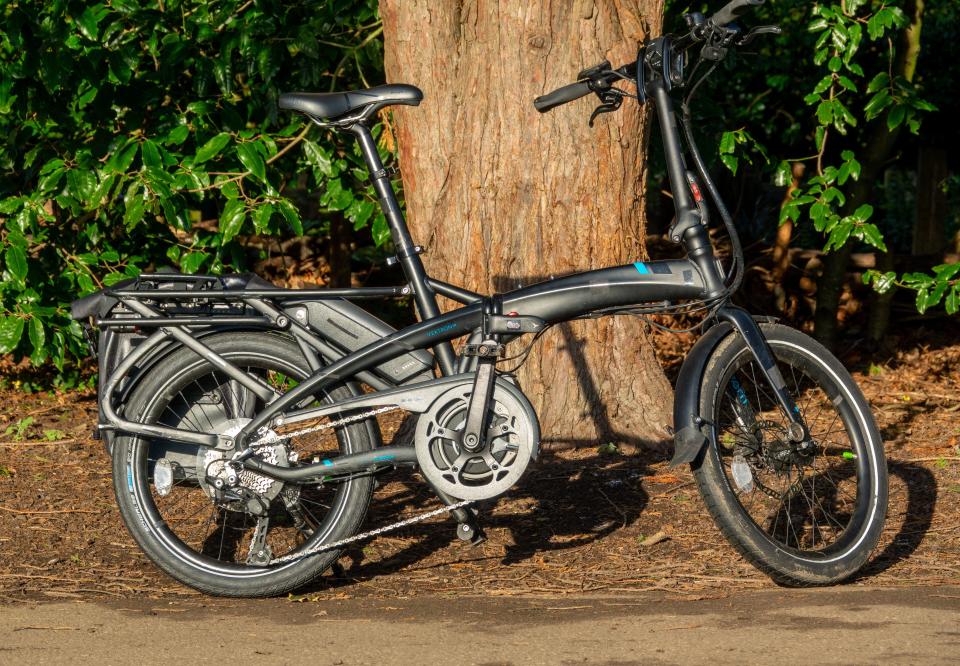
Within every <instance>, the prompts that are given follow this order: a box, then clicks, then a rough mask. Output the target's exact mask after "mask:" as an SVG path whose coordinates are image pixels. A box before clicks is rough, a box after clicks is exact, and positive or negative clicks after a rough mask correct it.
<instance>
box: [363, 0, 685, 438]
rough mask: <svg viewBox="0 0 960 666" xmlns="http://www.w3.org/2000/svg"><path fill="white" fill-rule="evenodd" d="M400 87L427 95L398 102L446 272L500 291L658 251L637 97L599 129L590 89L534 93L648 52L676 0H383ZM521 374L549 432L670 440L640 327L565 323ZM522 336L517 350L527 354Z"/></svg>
mask: <svg viewBox="0 0 960 666" xmlns="http://www.w3.org/2000/svg"><path fill="white" fill-rule="evenodd" d="M380 10H381V16H382V18H383V22H384V36H385V60H386V71H387V78H388V80H390V81H393V82H405V83H413V84H415V85H417V86H419V87H420V88H421V89H422V90H423V91H424V101H423V103H422V104H421V105H420V107H419V108H410V107H396V108H395V111H394V113H395V117H396V127H397V136H398V142H399V148H400V163H401V166H402V171H403V179H404V195H405V198H406V203H407V213H408V217H409V221H410V226H411V231H412V233H413V236H414V238H415V239H416V240H417V241H419V242H421V243H424V244H426V245H427V246H428V248H429V251H428V253H427V255H426V256H425V258H424V260H425V262H426V264H427V268H428V270H429V271H431V273H432V274H434V275H435V276H436V277H438V278H441V279H445V280H449V281H451V282H455V283H458V284H463V285H464V286H466V287H468V288H470V289H474V290H477V291H482V292H484V293H489V292H491V291H499V292H504V291H508V290H510V289H514V288H517V287H519V286H521V285H528V284H531V283H533V282H537V281H540V280H543V279H547V278H550V277H551V276H559V275H563V274H565V273H570V272H575V271H582V270H588V269H592V268H598V267H603V266H611V265H619V264H623V263H627V262H630V261H636V260H638V259H642V258H644V257H645V247H644V235H645V226H646V220H645V216H644V206H643V192H644V180H645V176H646V171H645V157H644V152H645V147H646V144H647V132H646V130H647V122H646V118H647V116H646V114H645V113H641V112H639V111H638V110H637V106H636V103H634V102H631V101H630V100H627V102H626V103H625V104H624V105H623V108H622V109H621V111H620V112H619V113H616V114H608V115H604V116H601V117H600V119H599V120H598V121H597V123H596V126H595V127H594V129H590V128H588V127H587V119H588V117H589V114H590V112H591V111H592V110H593V107H594V106H595V105H596V104H598V103H599V101H598V100H597V99H596V98H595V97H594V96H590V97H589V98H585V99H583V100H578V101H576V102H573V103H571V104H568V105H566V106H563V107H561V108H558V109H556V110H554V111H552V112H551V113H549V114H545V115H542V116H541V115H540V114H538V113H537V112H536V111H535V110H534V108H533V99H534V98H535V97H537V96H538V95H541V94H543V93H545V92H548V91H550V90H552V89H554V88H556V87H558V86H561V85H564V84H567V83H570V82H572V81H574V80H575V77H576V75H577V72H578V71H580V70H581V69H583V68H584V67H587V66H590V65H593V64H595V63H597V62H599V61H601V60H603V59H608V60H610V62H611V63H613V64H614V66H619V65H621V64H623V63H626V62H630V61H632V60H634V59H635V58H636V55H637V47H638V45H639V44H640V43H641V42H642V41H643V40H644V39H645V38H646V37H648V36H650V35H651V34H654V33H655V32H659V29H660V25H661V15H662V10H663V2H662V0H610V1H609V2H598V3H594V2H593V1H591V0H587V1H584V0H567V1H561V2H552V3H551V2H543V1H542V0H533V1H531V2H523V3H521V2H507V1H502V2H497V1H484V0H478V1H469V0H468V1H455V0H439V1H438V0H433V1H432V2H431V1H427V0H381V3H380ZM557 328H558V329H559V330H554V331H551V332H549V333H548V334H547V335H545V336H544V338H543V339H542V342H541V343H540V344H539V345H538V349H535V350H534V352H533V354H532V355H531V358H530V359H529V360H528V362H527V363H526V364H525V365H524V367H523V369H522V371H521V373H520V382H521V385H522V386H523V387H524V390H525V392H526V393H527V394H528V395H529V397H530V399H531V401H532V402H533V404H534V406H535V407H536V408H537V409H538V412H539V413H540V418H541V425H542V426H543V432H544V436H545V439H547V440H564V441H566V442H570V441H572V442H574V443H588V444H592V445H596V443H597V441H598V440H601V441H604V442H606V441H618V442H630V443H634V444H645V443H652V442H660V441H662V440H663V439H664V438H665V436H666V430H665V426H666V425H667V424H669V423H670V420H671V416H670V405H671V403H672V393H671V390H670V386H669V383H668V382H667V380H666V378H665V377H664V374H663V372H662V370H661V369H660V367H659V365H658V364H657V361H656V358H655V356H654V352H653V349H652V347H651V345H650V344H649V342H648V341H647V339H646V336H645V335H644V332H643V329H642V327H641V324H640V323H639V322H637V321H635V320H633V319H631V318H626V317H619V318H616V319H605V320H601V321H592V322H576V323H570V324H563V325H561V326H558V327H557ZM522 344H523V342H518V343H514V344H513V345H512V347H513V348H516V350H517V351H519V349H520V348H521V347H520V345H522Z"/></svg>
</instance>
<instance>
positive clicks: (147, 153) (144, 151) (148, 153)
mask: <svg viewBox="0 0 960 666" xmlns="http://www.w3.org/2000/svg"><path fill="white" fill-rule="evenodd" d="M140 155H141V156H142V157H143V165H144V166H145V167H147V168H148V169H162V168H163V160H162V159H161V158H160V151H159V149H158V148H157V144H155V143H154V142H153V141H150V140H147V141H144V142H143V145H142V146H140Z"/></svg>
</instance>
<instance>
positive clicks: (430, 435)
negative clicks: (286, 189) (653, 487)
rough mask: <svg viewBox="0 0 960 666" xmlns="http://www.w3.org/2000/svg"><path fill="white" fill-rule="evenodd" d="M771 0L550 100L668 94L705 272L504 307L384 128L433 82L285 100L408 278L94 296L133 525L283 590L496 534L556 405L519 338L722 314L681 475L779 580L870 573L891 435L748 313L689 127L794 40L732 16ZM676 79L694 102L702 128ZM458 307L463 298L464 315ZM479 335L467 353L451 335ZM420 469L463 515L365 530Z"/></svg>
mask: <svg viewBox="0 0 960 666" xmlns="http://www.w3.org/2000/svg"><path fill="white" fill-rule="evenodd" d="M762 3H763V0H733V2H731V3H730V4H728V5H727V6H726V7H724V8H723V9H722V10H720V11H719V12H717V13H716V14H715V15H714V16H712V17H710V18H705V17H703V16H702V15H700V14H691V15H688V16H687V21H688V24H689V27H690V30H689V32H688V33H687V34H685V35H682V36H673V35H665V36H661V37H658V38H656V39H652V40H649V41H648V42H646V43H645V44H644V45H643V46H642V48H641V49H640V51H639V56H638V59H637V61H636V62H633V63H630V64H628V65H625V66H623V67H619V68H617V69H614V68H612V67H611V66H610V64H609V63H607V62H604V63H601V64H600V65H597V66H595V67H591V68H589V69H587V70H584V71H583V72H581V73H580V75H579V76H578V77H577V82H576V83H573V84H571V85H568V86H565V87H562V88H560V89H558V90H555V91H553V92H551V93H549V94H547V95H545V96H543V97H540V98H538V99H537V100H536V101H535V102H534V104H535V106H536V108H537V109H538V110H539V111H541V112H546V111H548V110H550V109H552V108H554V107H556V106H558V105H561V104H565V103H567V102H571V101H573V100H575V99H577V98H580V97H583V96H586V95H589V94H590V93H594V94H596V95H597V96H598V97H599V98H600V100H601V102H602V104H601V106H600V107H598V108H597V110H596V111H595V112H594V116H593V117H595V116H596V114H597V113H601V112H609V111H614V110H616V109H617V108H618V107H619V106H620V104H621V102H622V100H623V98H624V97H627V96H629V97H634V96H636V97H637V98H638V99H639V100H640V102H641V103H643V102H645V101H649V102H651V103H652V104H653V105H654V107H655V109H656V116H657V119H658V122H659V125H660V129H661V135H662V139H663V144H664V149H665V152H666V163H667V169H668V175H669V180H670V185H671V188H672V192H673V199H674V203H675V206H676V219H675V221H674V222H673V224H672V226H671V228H670V230H669V237H670V238H671V239H672V240H673V241H674V242H676V243H681V244H682V245H683V247H684V248H685V249H686V253H687V256H686V258H685V259H679V260H668V261H649V262H639V261H638V262H636V263H631V264H628V265H625V266H616V267H612V268H604V269H600V270H593V271H589V272H585V273H577V274H574V275H568V276H566V277H560V278H556V279H551V280H547V281H545V282H541V283H539V284H535V285H532V286H527V287H523V288H520V289H517V290H515V291H510V292H508V293H502V294H494V295H492V296H483V295H481V294H478V293H474V292H472V291H469V290H467V289H463V288H460V287H457V286H454V285H452V284H448V283H446V282H442V281H440V280H436V279H433V278H431V277H430V276H429V275H428V274H427V272H426V270H425V268H424V265H423V263H422V261H421V258H420V256H419V255H420V253H421V251H422V248H420V247H419V246H417V245H415V244H414V243H413V241H412V239H411V237H410V234H409V232H408V230H407V226H406V224H405V221H404V217H403V214H402V213H401V211H400V208H399V206H398V203H397V199H396V196H395V195H394V192H393V189H392V187H391V184H390V180H389V177H388V176H389V174H388V172H387V171H386V170H385V169H384V166H383V164H382V162H381V160H380V158H379V156H378V153H377V150H376V148H375V144H374V140H373V138H372V136H371V132H370V125H371V119H372V118H373V117H374V114H375V113H376V112H377V111H378V110H379V109H382V108H384V107H386V106H388V105H391V104H407V105H417V104H419V102H420V100H421V98H422V93H421V92H420V91H419V90H418V89H417V88H415V87H414V86H411V85H400V84H397V85H383V86H378V87H375V88H371V89H369V90H360V91H351V92H341V93H326V94H312V93H304V94H300V93H297V94H287V95H283V96H281V98H280V107H281V108H284V109H290V110H293V111H298V112H300V113H303V114H305V115H306V116H308V117H309V118H310V119H311V120H312V121H313V122H315V123H317V124H318V125H321V126H322V127H325V128H330V129H334V130H340V131H345V132H350V133H352V134H353V135H354V136H355V137H356V139H357V140H358V141H359V145H360V148H361V150H362V152H363V156H364V158H365V160H366V164H367V167H368V168H369V171H370V177H371V179H372V181H373V184H374V187H375V188H376V192H377V194H378V195H379V198H380V204H381V206H382V208H383V211H384V214H385V217H386V220H387V222H388V224H389V227H390V231H391V234H392V240H393V245H394V247H395V249H396V257H395V260H396V262H397V263H399V264H400V266H401V267H402V269H403V272H404V275H405V276H406V279H407V283H406V284H404V285H402V286H397V287H387V288H357V289H297V290H285V289H280V288H277V287H274V286H273V285H271V284H269V283H267V282H265V281H263V280H261V279H259V278H257V277H256V276H251V275H246V274H245V275H225V276H219V277H217V276H204V275H180V274H152V275H142V276H140V277H139V278H137V279H135V280H130V281H127V282H125V283H121V284H118V285H115V286H113V287H112V288H109V289H106V290H104V291H101V292H98V293H96V294H93V295H91V296H88V297H86V298H83V299H81V300H79V301H77V302H76V303H75V304H74V308H73V314H74V317H75V318H77V319H79V320H81V321H83V322H85V324H86V326H87V329H88V330H91V329H92V327H96V328H97V329H99V333H98V335H97V336H96V339H95V340H94V338H93V336H91V340H94V342H95V343H96V349H97V353H98V355H99V364H100V387H99V389H100V390H99V401H100V423H99V426H98V433H99V435H100V436H101V437H102V438H103V439H105V440H106V443H107V445H108V449H109V450H110V452H111V455H112V458H113V476H114V487H115V492H116V498H117V502H118V504H119V508H120V512H121V514H122V516H123V520H124V521H125V523H126V526H127V528H128V529H129V531H130V533H131V534H132V536H133V538H134V539H135V540H136V542H137V543H138V544H139V546H140V547H141V548H142V549H143V550H144V552H145V553H146V554H147V555H148V556H149V557H150V558H151V559H152V560H153V561H154V562H155V563H156V564H157V565H158V566H159V567H160V568H161V569H163V570H164V571H166V572H167V573H168V574H170V575H171V576H173V577H174V578H176V579H178V580H180V581H182V582H183V583H186V584H187V585H191V586H193V587H195V588H197V589H199V590H202V591H204V592H208V593H211V594H219V595H233V596H264V595H274V594H279V593H283V592H286V591H288V590H291V589H293V588H296V587H298V586H300V585H302V584H304V583H306V582H308V581H310V580H311V579H313V578H314V577H316V576H318V575H319V574H321V573H322V572H323V571H325V570H326V569H327V568H328V567H330V566H331V565H332V564H333V563H334V561H335V560H336V559H337V557H338V556H339V553H340V552H341V551H342V549H343V547H344V546H346V545H347V544H349V543H351V542H354V541H357V540H360V539H367V538H370V537H371V536H373V535H375V534H379V533H381V532H384V531H387V530H389V529H394V528H397V527H400V526H402V525H406V524H409V523H411V522H415V521H417V520H422V519H424V518H427V517H430V516H433V515H438V514H440V513H445V512H448V511H449V512H450V513H451V514H452V515H453V517H454V518H455V519H456V521H457V525H458V527H457V535H458V536H459V537H461V538H463V539H465V540H468V541H477V540H479V539H481V538H482V531H481V529H480V525H479V513H478V510H477V507H476V503H477V502H480V501H483V500H490V499H493V498H496V497H498V496H500V495H502V494H503V493H505V492H506V491H507V490H509V489H510V488H511V487H513V486H514V484H516V483H517V481H518V480H519V479H520V478H521V476H522V475H523V473H524V472H525V470H526V469H527V466H528V464H529V463H530V461H531V460H533V459H535V458H536V457H537V454H538V449H539V440H540V428H539V425H538V421H537V415H536V413H535V412H534V410H533V408H532V406H531V404H530V402H529V401H528V400H527V398H526V397H525V396H524V394H523V392H522V390H521V388H520V386H519V385H518V384H517V382H516V379H515V378H514V377H513V376H512V375H510V374H509V373H506V372H502V371H501V370H499V369H498V363H499V362H501V361H502V360H503V355H504V349H505V347H506V346H507V345H508V344H510V343H511V342H513V341H516V340H518V339H520V338H521V337H523V336H528V335H532V336H534V338H533V339H534V340H535V339H536V337H537V336H539V335H541V334H542V333H543V331H545V330H546V329H547V328H548V327H550V326H552V325H554V324H558V323H561V322H565V321H569V320H572V319H578V318H585V317H596V316H606V315H619V314H633V315H649V314H656V313H672V312H679V311H690V310H691V309H693V308H699V309H701V310H702V311H704V312H705V313H706V315H705V319H704V324H703V326H704V333H703V335H702V337H700V339H699V340H698V341H697V343H696V344H695V345H694V346H693V348H692V349H691V350H690V352H689V354H688V356H687V358H686V359H685V361H684V363H683V367H682V369H681V371H680V374H679V377H678V379H677V384H676V392H675V405H674V411H673V416H674V428H675V454H674V457H673V461H672V464H680V463H690V464H691V466H692V469H693V473H694V475H695V478H696V481H697V484H698V487H699V490H700V492H701V494H702V496H703V498H704V501H705V504H706V507H707V510H708V511H709V512H710V515H711V516H712V517H713V518H714V520H715V521H716V523H717V524H718V525H719V527H720V529H721V530H722V531H723V533H724V535H725V536H726V537H727V538H728V539H729V541H730V542H731V543H732V544H733V545H734V546H735V547H736V549H737V550H738V551H739V552H740V553H741V554H742V555H743V556H744V557H745V558H746V559H747V560H749V561H750V562H752V563H753V564H754V565H756V566H758V567H759V568H761V569H762V570H764V571H765V572H767V573H768V574H769V575H771V576H772V577H773V578H774V579H775V580H777V581H779V582H782V583H785V584H794V585H817V584H828V583H834V582H837V581H840V580H842V579H844V578H847V577H849V576H851V575H852V574H854V573H855V572H856V571H857V570H858V569H859V568H860V567H861V566H862V565H863V564H864V563H865V562H866V560H867V558H868V557H869V555H870V553H871V551H872V549H873V548H874V547H875V545H876V543H877V540H878V538H879V535H880V531H881V529H882V526H883V520H884V515H885V511H886V499H887V476H886V464H885V460H884V455H883V444H882V442H881V439H880V435H879V433H878V431H877V427H876V425H875V423H874V419H873V417H872V415H871V413H870V408H869V406H868V405H867V403H866V401H865V400H864V397H863V395H862V393H861V392H860V390H859V389H858V387H857V385H856V384H855V383H854V381H853V379H852V378H851V377H850V375H849V373H848V372H847V371H846V370H845V369H844V368H843V366H842V365H841V364H840V363H839V362H838V361H837V359H836V358H834V357H833V356H832V355H831V354H830V353H829V352H828V351H827V350H826V349H824V348H823V347H822V346H820V345H819V344H817V343H816V342H815V341H813V340H811V339H810V338H809V337H807V336H806V335H804V334H802V333H800V332H799V331H796V330H793V329H790V328H787V327H785V326H781V325H777V324H775V323H772V322H770V321H768V320H763V319H760V320H758V319H756V318H754V317H752V316H751V315H750V314H748V313H747V312H746V311H744V310H742V309H740V308H738V307H734V306H732V305H730V303H729V300H730V297H731V295H732V294H733V293H734V292H735V291H736V290H737V288H738V287H739V286H740V282H741V278H742V275H743V270H744V264H743V254H742V251H741V247H740V244H739V242H738V240H737V234H736V231H735V230H734V228H733V224H732V220H731V217H730V215H729V213H728V211H727V209H726V207H725V206H724V203H723V201H722V200H721V198H720V196H719V195H718V192H717V188H716V187H715V185H714V183H713V181H712V180H711V178H710V176H709V174H708V173H707V170H706V168H705V166H704V161H703V159H702V157H701V155H700V152H699V150H698V148H697V146H696V144H695V142H694V137H693V134H692V131H691V122H690V115H689V106H688V103H689V101H690V98H691V96H692V94H693V93H694V92H695V91H696V89H697V87H698V86H699V84H700V83H701V82H702V81H703V79H704V78H705V77H706V76H708V75H709V74H710V73H711V72H712V71H713V66H715V65H716V63H717V62H719V61H720V60H722V59H723V58H724V57H725V55H726V54H727V52H728V51H729V50H730V49H732V48H734V47H736V46H738V45H741V44H744V43H746V42H748V41H750V40H752V39H753V38H754V37H755V36H756V35H757V34H758V33H761V32H765V31H766V32H771V31H776V30H777V29H776V28H773V27H767V28H758V29H755V30H753V31H750V32H746V31H743V30H741V28H740V27H739V26H738V25H737V24H735V23H733V21H734V19H735V17H736V16H738V15H739V14H740V13H742V12H743V11H744V10H745V9H747V8H749V7H751V6H754V5H759V4H762ZM694 47H698V48H699V60H698V61H697V63H696V67H694V68H693V70H692V71H689V70H690V68H689V67H687V65H688V64H689V62H688V61H692V60H693V59H694V58H693V55H692V52H693V49H694ZM711 63H712V66H711ZM704 64H705V65H706V66H707V67H708V69H707V71H706V73H705V74H703V76H702V77H700V78H696V77H695V76H694V75H695V74H696V72H697V71H698V69H699V67H700V66H701V65H704ZM688 71H689V73H688ZM620 82H623V83H625V84H628V85H631V86H635V87H636V95H634V94H632V93H630V92H629V91H628V90H625V89H620V88H617V87H616V86H615V85H614V84H617V83H620ZM678 90H686V91H687V95H686V98H685V99H684V100H683V103H682V106H681V110H682V113H681V114H680V115H679V116H678V114H677V113H676V112H675V109H674V102H673V99H672V93H673V92H674V91H678ZM593 117H591V122H592V120H593ZM681 128H682V130H683V134H682V135H681ZM684 146H685V147H684ZM687 158H689V159H690V160H691V162H692V166H693V169H694V170H695V173H694V171H692V170H689V169H688V168H687V165H686V159H687ZM703 190H705V191H706V192H707V193H708V194H709V195H710V199H711V200H712V202H713V206H714V209H715V211H716V212H718V213H719V215H720V217H721V218H722V221H723V222H724V224H725V226H726V229H727V231H728V233H729V236H730V239H731V244H732V248H733V253H732V254H733V257H732V261H731V262H730V266H729V267H727V268H724V266H723V265H722V264H721V262H720V261H719V260H718V258H717V257H716V256H715V254H714V251H713V247H712V246H711V242H710V238H709V236H708V233H707V223H708V221H709V213H710V208H709V207H708V204H707V203H706V202H705V201H704V198H703V197H702V195H701V191H703ZM438 294H440V295H443V296H445V297H447V298H449V299H452V300H453V301H455V302H458V303H461V304H462V307H459V308H457V309H455V310H452V311H450V312H446V313H441V312H440V310H439V308H438V305H437V300H436V299H437V295H438ZM407 295H410V296H412V297H413V299H414V301H415V303H416V306H417V310H418V313H419V316H420V322H419V323H416V324H414V325H411V326H408V327H406V328H403V329H402V330H394V329H393V328H392V327H390V326H388V325H387V324H385V323H384V322H382V321H380V320H379V319H377V318H376V317H374V316H372V315H370V314H369V313H367V312H366V311H365V310H363V309H361V308H360V307H358V306H357V305H355V304H354V303H352V302H351V301H353V300H357V299H367V298H383V297H403V296H407ZM464 337H465V338H466V339H465V341H464V343H463V344H462V346H461V347H460V349H459V352H455V350H454V347H453V345H452V344H451V341H453V340H455V339H458V338H464ZM529 340H530V339H529V338H528V341H529ZM530 344H532V341H531V342H530ZM390 410H403V411H405V412H409V413H410V414H412V415H413V416H414V417H415V432H414V433H413V434H412V444H410V443H406V444H405V443H403V442H401V443H394V444H392V445H389V446H384V445H382V441H381V435H380V430H379V426H378V422H377V419H376V417H377V415H378V414H381V413H383V412H385V411H390ZM407 441H409V440H407ZM401 467H410V468H416V469H418V470H419V472H420V473H421V474H422V476H423V477H424V478H425V479H426V481H427V483H428V484H429V485H430V486H431V488H432V489H433V491H434V492H435V493H436V495H437V496H438V497H439V498H440V500H441V501H442V503H443V507H442V508H441V509H438V510H435V511H430V512H426V513H422V514H419V515H417V516H415V517H414V518H412V519H408V520H405V521H402V522H400V523H394V524H391V525H386V526H384V527H381V528H378V529H374V530H372V531H368V532H363V533H361V532H360V527H361V524H362V523H363V520H364V516H365V514H366V512H367V509H368V506H369V505H370V503H371V500H372V493H373V488H374V479H375V477H376V476H377V475H378V474H380V473H381V472H384V471H387V470H392V469H396V468H401Z"/></svg>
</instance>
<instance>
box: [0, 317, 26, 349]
mask: <svg viewBox="0 0 960 666" xmlns="http://www.w3.org/2000/svg"><path fill="white" fill-rule="evenodd" d="M22 335H23V319H21V318H20V317H0V354H9V353H10V352H12V351H13V350H14V349H16V347H17V345H18V344H19V343H20V337H21V336H22Z"/></svg>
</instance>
